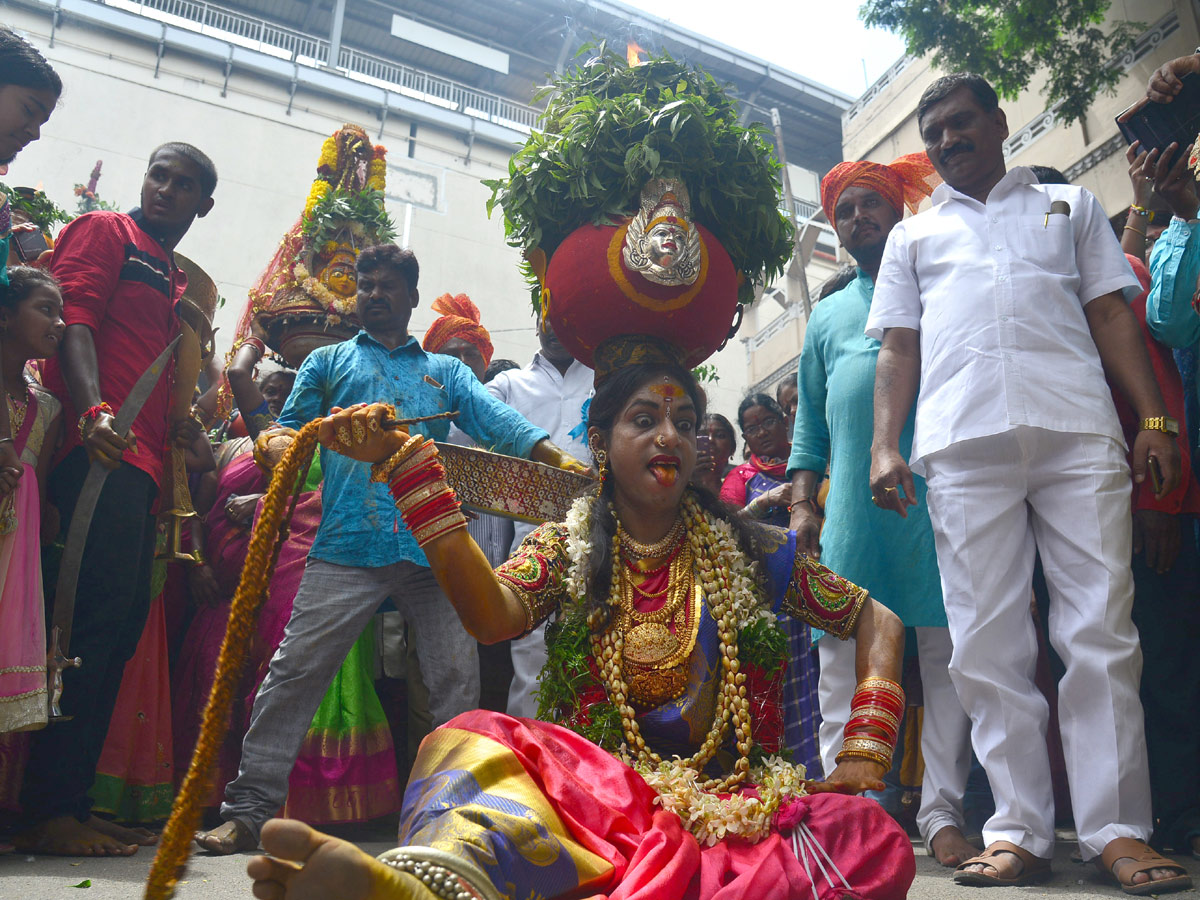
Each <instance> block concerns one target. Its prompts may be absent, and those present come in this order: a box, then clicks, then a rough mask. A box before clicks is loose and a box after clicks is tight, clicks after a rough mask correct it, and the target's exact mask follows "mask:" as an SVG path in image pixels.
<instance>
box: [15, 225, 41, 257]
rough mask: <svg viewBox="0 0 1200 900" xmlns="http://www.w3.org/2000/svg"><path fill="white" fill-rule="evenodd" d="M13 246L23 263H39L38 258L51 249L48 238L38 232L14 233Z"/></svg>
mask: <svg viewBox="0 0 1200 900" xmlns="http://www.w3.org/2000/svg"><path fill="white" fill-rule="evenodd" d="M12 244H13V247H15V248H16V251H17V256H18V257H20V259H21V262H25V263H33V262H37V258H38V257H39V256H41V255H42V254H43V253H45V252H46V251H47V250H49V249H50V245H49V244H48V243H47V242H46V236H45V235H44V234H42V232H41V231H40V230H38V231H14V232H13V233H12Z"/></svg>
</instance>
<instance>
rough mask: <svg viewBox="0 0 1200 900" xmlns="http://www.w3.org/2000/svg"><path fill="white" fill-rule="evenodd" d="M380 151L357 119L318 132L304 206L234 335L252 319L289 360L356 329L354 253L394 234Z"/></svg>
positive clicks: (241, 333) (296, 362)
mask: <svg viewBox="0 0 1200 900" xmlns="http://www.w3.org/2000/svg"><path fill="white" fill-rule="evenodd" d="M385 154H386V150H385V149H384V148H383V147H378V146H372V145H371V141H370V139H369V138H368V137H367V133H366V132H365V131H364V130H363V129H362V128H360V127H359V126H357V125H344V126H342V128H341V129H339V130H338V131H337V132H336V133H334V134H333V135H331V136H330V137H328V138H326V140H325V143H324V145H323V146H322V148H321V158H320V161H319V163H318V166H317V177H316V179H315V180H314V181H313V183H312V187H311V188H310V190H309V194H308V200H307V201H306V203H305V206H304V213H303V215H302V216H301V217H300V221H299V222H297V223H296V224H295V225H294V226H293V227H292V228H291V230H289V231H288V233H287V234H285V235H284V237H283V240H282V241H281V242H280V245H279V249H278V250H277V251H276V253H275V256H274V257H273V258H272V260H271V263H270V265H268V266H267V268H266V270H265V271H264V272H263V274H262V275H261V276H260V278H259V280H258V282H257V283H256V284H255V286H254V288H253V289H252V290H251V291H250V295H249V302H248V304H247V308H246V311H245V313H244V314H243V317H242V322H241V323H239V327H238V334H239V336H245V334H248V333H249V323H250V321H251V320H252V319H258V320H259V321H260V322H261V324H262V325H263V327H264V329H265V330H266V332H267V343H268V345H269V346H270V347H271V349H272V350H274V351H275V352H277V353H278V354H279V355H280V356H282V357H283V359H284V361H285V362H287V364H288V365H290V366H293V367H295V366H299V365H300V363H302V362H303V361H304V359H305V358H306V357H307V356H308V354H309V353H311V352H312V351H313V350H314V349H316V348H317V347H321V346H324V345H325V344H331V343H336V342H337V341H343V340H345V339H347V338H349V337H351V336H353V335H354V334H355V332H357V331H358V329H359V320H358V314H357V304H356V299H357V286H356V278H355V261H356V260H357V258H358V253H359V251H360V250H361V249H362V248H363V247H369V246H371V245H373V244H379V243H384V242H387V241H390V240H392V239H393V238H394V237H395V235H396V232H395V228H394V227H393V225H392V221H391V219H390V217H389V216H388V214H387V211H386V210H385V208H384V195H383V191H384V188H385V186H386V182H385V178H386V171H387V164H386V162H385V159H384V157H385Z"/></svg>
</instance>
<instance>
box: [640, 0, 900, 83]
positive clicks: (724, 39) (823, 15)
mask: <svg viewBox="0 0 1200 900" xmlns="http://www.w3.org/2000/svg"><path fill="white" fill-rule="evenodd" d="M624 2H625V3H628V4H629V5H630V6H634V7H637V8H638V9H641V10H644V11H646V12H648V13H651V14H653V15H656V16H661V17H662V18H664V19H670V20H671V21H672V22H674V23H675V24H677V25H682V26H683V27H684V28H689V29H691V30H692V31H696V32H699V33H700V34H703V35H707V36H708V37H711V38H714V39H715V40H718V41H720V42H721V43H723V44H728V45H729V46H731V47H735V48H737V49H738V50H743V51H745V52H747V53H751V54H753V55H755V56H759V57H762V58H763V59H765V60H767V61H768V62H772V63H777V64H778V65H780V66H783V67H784V68H785V69H790V70H791V71H793V72H796V73H798V74H800V75H804V76H805V77H808V78H811V79H813V80H814V81H818V82H820V83H822V84H825V85H828V86H829V87H831V88H834V89H836V90H839V91H841V92H842V93H844V94H849V95H850V96H851V97H857V96H858V95H859V94H861V93H862V92H863V90H864V89H865V88H866V87H867V85H869V84H870V83H871V82H872V81H874V80H875V79H876V78H878V77H879V76H880V75H882V74H883V73H884V72H885V71H887V69H888V67H889V66H890V65H891V64H892V63H894V62H895V61H896V60H897V59H899V58H900V56H901V55H903V53H904V43H903V42H902V41H901V40H900V38H899V37H897V36H896V35H893V34H891V33H890V32H887V31H882V30H880V29H867V28H866V27H865V26H864V25H863V24H862V22H860V21H859V20H858V7H859V3H858V2H857V0H720V2H718V0H624ZM864 66H865V68H866V74H865V77H864V74H863V69H864Z"/></svg>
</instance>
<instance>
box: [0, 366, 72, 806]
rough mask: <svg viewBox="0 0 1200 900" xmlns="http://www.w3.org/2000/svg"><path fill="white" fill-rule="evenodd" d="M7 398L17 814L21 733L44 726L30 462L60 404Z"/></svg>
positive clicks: (2, 573) (11, 752)
mask: <svg viewBox="0 0 1200 900" xmlns="http://www.w3.org/2000/svg"><path fill="white" fill-rule="evenodd" d="M6 397H7V394H6ZM8 403H9V407H8V412H9V416H10V421H11V422H12V424H13V429H14V431H15V437H14V444H15V448H16V451H17V454H18V456H20V458H21V466H22V468H23V469H24V474H23V475H22V476H21V479H20V481H18V482H17V489H16V491H14V492H13V494H12V496H11V498H10V499H6V500H4V501H3V502H0V522H3V523H4V524H3V526H0V528H2V529H3V533H2V534H0V585H2V587H0V809H3V810H7V811H12V812H15V811H17V810H18V809H19V805H18V802H17V798H18V795H19V794H20V791H21V778H22V776H23V775H24V772H25V761H26V759H27V758H28V754H29V740H28V738H29V735H27V734H23V733H19V732H26V731H33V730H35V729H38V728H42V727H44V726H45V724H46V715H47V703H46V613H45V606H44V601H43V598H42V558H41V519H42V511H41V501H40V494H39V492H38V481H37V472H36V468H35V467H36V464H37V458H38V454H39V453H40V452H41V449H42V444H43V442H44V440H45V437H46V430H47V428H49V426H50V423H51V422H52V421H53V420H54V417H55V416H57V415H58V414H59V412H60V410H61V409H62V406H61V404H59V402H58V400H56V399H55V398H54V396H53V395H51V394H50V393H49V392H48V391H46V390H45V389H43V388H42V387H41V386H40V385H36V384H31V385H29V393H28V397H27V402H26V406H25V409H24V414H23V416H22V413H21V411H20V410H19V409H18V408H17V407H16V406H15V405H14V404H13V403H12V401H11V400H9V401H8Z"/></svg>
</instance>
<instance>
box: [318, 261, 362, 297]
mask: <svg viewBox="0 0 1200 900" xmlns="http://www.w3.org/2000/svg"><path fill="white" fill-rule="evenodd" d="M317 279H318V280H319V281H320V282H321V284H323V285H325V287H327V288H329V290H330V292H331V293H333V294H335V295H337V297H338V298H339V299H342V300H353V299H354V298H355V294H356V293H357V290H358V276H357V275H356V274H355V270H354V251H352V250H350V249H349V248H346V249H342V248H339V249H338V250H336V251H334V254H333V256H332V257H331V258H330V260H329V262H328V263H326V264H325V267H324V268H323V269H321V271H320V273H318V275H317Z"/></svg>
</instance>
